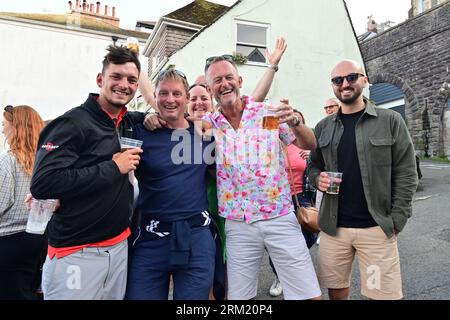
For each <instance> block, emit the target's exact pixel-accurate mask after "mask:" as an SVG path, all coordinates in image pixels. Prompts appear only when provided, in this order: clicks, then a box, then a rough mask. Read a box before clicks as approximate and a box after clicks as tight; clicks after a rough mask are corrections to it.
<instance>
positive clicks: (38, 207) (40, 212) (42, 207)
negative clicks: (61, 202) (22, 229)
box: [26, 199, 57, 234]
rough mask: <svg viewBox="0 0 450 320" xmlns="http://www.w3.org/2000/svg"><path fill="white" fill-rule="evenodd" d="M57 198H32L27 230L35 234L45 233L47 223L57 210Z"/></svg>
mask: <svg viewBox="0 0 450 320" xmlns="http://www.w3.org/2000/svg"><path fill="white" fill-rule="evenodd" d="M56 202H57V200H54V199H46V200H37V199H32V200H31V209H30V214H29V215H28V222H27V229H26V232H28V233H34V234H44V232H45V229H46V228H47V223H48V222H49V221H50V218H51V217H52V215H53V212H54V211H55V207H56Z"/></svg>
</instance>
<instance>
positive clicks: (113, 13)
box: [112, 7, 116, 18]
mask: <svg viewBox="0 0 450 320" xmlns="http://www.w3.org/2000/svg"><path fill="white" fill-rule="evenodd" d="M115 16H116V7H112V17H113V18H114V17H115Z"/></svg>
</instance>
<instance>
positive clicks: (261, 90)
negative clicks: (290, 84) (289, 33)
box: [252, 37, 287, 102]
mask: <svg viewBox="0 0 450 320" xmlns="http://www.w3.org/2000/svg"><path fill="white" fill-rule="evenodd" d="M286 48H287V43H286V41H285V40H284V38H281V37H280V38H278V39H277V43H276V46H275V49H274V50H273V52H270V51H269V50H267V49H266V56H267V61H268V62H269V64H270V66H269V68H267V70H266V72H264V74H263V76H262V78H261V79H260V80H259V82H258V84H257V85H256V88H255V90H254V91H253V94H252V97H253V99H255V101H259V102H261V101H264V99H265V98H266V96H267V93H269V90H270V87H271V85H272V82H273V78H274V77H275V73H276V72H277V71H278V64H279V63H280V60H281V57H282V56H283V54H284V52H285V51H286Z"/></svg>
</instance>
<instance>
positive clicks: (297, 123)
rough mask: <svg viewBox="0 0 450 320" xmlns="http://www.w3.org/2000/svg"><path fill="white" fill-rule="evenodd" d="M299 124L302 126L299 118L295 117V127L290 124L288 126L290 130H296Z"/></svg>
mask: <svg viewBox="0 0 450 320" xmlns="http://www.w3.org/2000/svg"><path fill="white" fill-rule="evenodd" d="M299 124H300V119H299V118H298V117H297V116H294V124H293V125H290V124H288V126H289V128H295V127H298V126H299Z"/></svg>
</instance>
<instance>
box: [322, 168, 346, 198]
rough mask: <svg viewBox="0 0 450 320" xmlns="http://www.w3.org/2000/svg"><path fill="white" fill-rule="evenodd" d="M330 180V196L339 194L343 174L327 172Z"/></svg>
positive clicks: (328, 191) (328, 190)
mask: <svg viewBox="0 0 450 320" xmlns="http://www.w3.org/2000/svg"><path fill="white" fill-rule="evenodd" d="M325 173H326V174H327V176H328V177H329V178H330V186H329V187H328V189H327V193H328V194H339V188H340V185H341V181H342V172H325Z"/></svg>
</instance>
